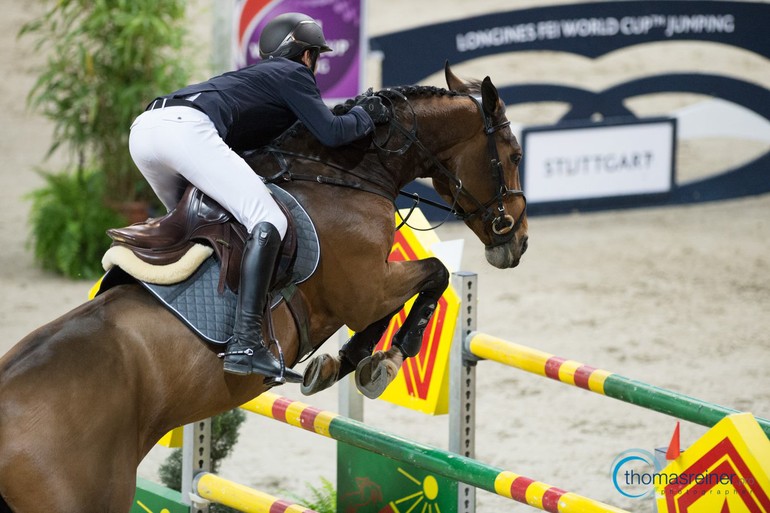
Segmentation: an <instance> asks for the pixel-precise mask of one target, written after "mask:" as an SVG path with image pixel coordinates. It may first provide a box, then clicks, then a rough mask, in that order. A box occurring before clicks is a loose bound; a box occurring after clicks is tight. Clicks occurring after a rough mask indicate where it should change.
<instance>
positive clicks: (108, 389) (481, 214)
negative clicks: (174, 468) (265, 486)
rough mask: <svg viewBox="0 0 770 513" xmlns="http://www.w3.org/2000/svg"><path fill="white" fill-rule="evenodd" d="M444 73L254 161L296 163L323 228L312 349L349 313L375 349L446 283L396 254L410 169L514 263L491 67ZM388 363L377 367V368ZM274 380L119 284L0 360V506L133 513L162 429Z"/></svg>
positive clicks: (238, 400)
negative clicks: (442, 79) (364, 126)
mask: <svg viewBox="0 0 770 513" xmlns="http://www.w3.org/2000/svg"><path fill="white" fill-rule="evenodd" d="M445 75H446V80H447V85H448V89H440V88H436V87H429V86H407V87H401V88H393V89H385V90H382V91H379V92H378V93H376V94H379V95H381V96H382V97H383V99H384V100H385V101H386V102H388V103H390V105H391V107H392V110H393V116H392V120H391V124H390V125H389V126H388V125H383V126H381V127H378V129H377V130H376V132H375V134H374V135H373V136H371V138H370V140H367V141H364V142H363V143H361V144H353V145H350V146H348V147H344V148H338V149H328V148H324V147H323V146H321V145H320V143H318V142H317V141H315V140H314V139H313V138H312V137H311V136H310V135H309V133H308V132H307V131H306V130H305V129H303V128H302V127H300V128H297V129H292V133H289V134H287V135H285V136H282V137H281V138H279V141H278V142H277V143H276V144H275V145H274V147H272V149H270V150H269V151H264V152H261V153H259V154H257V155H255V156H252V157H251V160H250V164H251V165H252V167H254V168H255V169H256V170H257V171H258V172H260V173H261V174H263V175H264V176H271V175H275V174H279V175H281V174H282V176H284V177H285V178H286V175H287V173H286V172H285V171H286V166H288V168H289V169H290V170H291V172H290V174H291V176H292V179H291V180H290V181H286V182H285V184H284V185H285V188H286V189H287V190H289V191H290V192H291V193H292V194H293V195H295V196H296V197H297V198H298V199H299V201H300V202H301V203H302V205H303V206H304V207H305V209H306V210H307V212H308V213H309V215H310V217H311V218H312V219H313V222H314V223H315V225H316V229H317V231H318V235H319V240H320V244H321V259H320V263H319V266H318V269H317V271H316V272H315V274H314V275H313V276H312V277H311V278H310V279H308V280H307V281H305V282H303V283H302V284H301V285H300V286H299V293H300V294H301V295H302V298H303V300H304V302H305V304H306V307H307V311H308V312H309V314H310V315H309V317H310V330H309V332H310V337H311V341H312V343H313V345H314V346H320V345H321V344H322V343H323V342H324V341H325V340H326V339H328V338H329V337H330V336H331V335H332V334H334V333H335V332H336V331H337V330H338V329H339V328H340V327H342V326H343V325H347V326H348V327H350V328H351V329H352V330H354V331H356V332H359V333H364V334H366V336H365V337H364V338H365V339H366V340H364V342H365V343H364V345H366V344H368V343H369V339H372V338H375V337H376V338H379V335H380V331H381V329H384V328H382V327H381V324H382V320H383V319H389V316H390V315H392V314H393V313H394V312H397V311H398V310H399V309H400V308H401V306H402V305H403V304H404V303H405V302H406V301H407V300H409V299H410V298H411V297H413V296H415V295H418V301H419V298H420V297H425V298H426V300H425V301H423V303H422V305H423V306H424V307H425V308H427V309H428V311H430V304H431V302H434V301H435V300H436V299H437V297H438V296H437V295H436V294H438V295H439V296H440V294H441V292H442V291H443V290H444V288H445V287H446V286H447V283H448V279H449V275H448V272H447V270H446V268H445V267H444V266H443V265H442V264H441V262H440V261H439V260H438V259H435V258H429V259H426V260H422V261H411V262H389V261H388V255H389V253H390V250H391V246H392V243H393V240H394V233H395V227H394V199H395V197H396V194H397V193H398V191H399V190H400V189H401V188H402V187H403V186H404V185H406V184H407V183H409V182H410V181H412V180H415V179H416V178H419V177H427V178H431V179H432V180H433V184H434V187H435V189H436V191H437V192H438V193H439V194H440V195H441V196H442V197H443V198H444V199H445V200H446V201H447V202H448V203H449V204H450V205H451V206H452V210H453V212H454V213H456V214H457V215H458V216H459V217H460V218H461V219H463V220H464V222H465V223H466V224H467V225H468V227H469V228H470V229H471V230H472V231H473V232H474V233H475V234H476V236H477V237H478V239H479V240H480V241H481V243H483V244H485V245H486V258H487V260H488V261H489V263H490V264H492V265H493V266H495V267H498V268H511V267H515V266H516V265H518V263H519V260H520V258H521V256H522V254H523V253H524V251H525V250H526V246H527V219H526V203H525V200H524V197H523V194H522V193H521V191H520V184H519V174H518V163H519V161H520V159H521V148H520V146H519V144H518V143H517V141H516V139H515V137H514V136H513V134H512V133H511V130H510V128H509V127H508V121H507V119H506V117H505V107H504V105H503V103H502V102H501V100H500V98H499V96H498V93H497V89H496V88H495V86H494V85H493V84H492V81H491V80H490V79H489V78H488V77H487V78H485V79H484V80H483V81H482V82H468V83H466V82H464V81H462V80H460V79H459V78H458V77H457V76H455V75H454V74H453V73H452V71H451V70H450V68H449V66H448V65H447V66H446V67H445ZM348 108H349V106H348ZM394 127H395V128H394ZM303 175H309V176H315V177H321V178H317V179H314V180H312V181H310V180H303V179H301V177H302V176H303ZM318 182H321V183H318ZM416 303H417V301H416ZM416 309H417V308H416V307H413V308H412V311H415V310H416ZM287 310H288V309H287V308H286V307H279V308H278V309H276V310H275V311H274V313H273V325H274V330H275V333H276V335H277V338H278V340H279V341H280V344H281V346H282V350H283V355H284V358H285V359H286V362H287V365H293V364H295V363H296V362H297V359H298V358H299V357H300V356H301V355H299V350H298V338H299V337H298V332H297V328H296V327H295V325H294V322H293V319H292V317H291V314H290V313H289V312H288V311H287ZM422 313H423V314H425V311H423V312H422ZM406 324H408V323H405V325H406ZM413 324H414V323H413ZM411 329H412V332H414V331H420V326H418V325H414V326H412V328H411ZM413 338H414V337H413V333H412V334H411V335H410V334H408V335H407V336H405V338H404V340H406V341H407V342H408V341H409V340H412V339H413ZM367 356H369V355H364V356H363V357H362V358H361V359H362V360H363V359H364V357H367ZM379 358H380V360H388V359H389V357H388V356H387V355H385V356H381V357H379ZM356 359H357V357H356ZM325 361H327V362H328V361H329V359H326V360H325ZM353 363H359V362H355V361H353ZM380 363H382V362H380V361H376V362H370V363H369V369H370V371H372V369H374V370H373V371H372V372H371V374H372V375H374V374H376V373H377V372H376V368H377V366H378V365H379V364H380ZM316 367H322V366H316ZM359 367H360V366H359ZM362 369H363V367H362ZM327 378H328V376H327ZM332 379H334V377H333V378H332ZM363 381H366V380H363ZM268 385H269V384H265V380H264V378H263V377H262V376H258V375H251V376H236V375H232V374H227V373H225V372H224V371H223V368H222V362H221V361H220V360H219V359H218V358H217V356H216V354H215V351H212V350H211V348H209V347H208V346H207V345H205V344H204V343H202V341H201V339H199V338H198V336H196V335H195V334H194V333H193V332H192V331H191V330H190V329H188V328H187V327H186V326H185V325H184V324H183V323H182V322H181V321H179V320H178V319H177V318H176V317H175V316H174V315H173V314H172V313H170V312H169V311H168V310H166V309H165V308H164V307H162V306H161V305H160V304H159V303H158V301H157V300H155V299H154V298H153V297H152V296H151V295H150V293H148V292H147V291H146V290H145V289H144V288H143V287H142V286H141V285H139V284H136V283H131V284H124V285H119V286H116V287H113V288H110V289H109V290H107V291H106V292H104V293H103V294H101V295H99V296H97V297H96V298H95V299H93V300H91V301H88V302H87V303H85V304H83V305H81V306H79V307H77V308H75V309H74V310H72V311H71V312H69V313H67V314H65V315H63V316H62V317H60V318H58V319H56V320H54V321H52V322H50V323H48V324H46V325H44V326H42V327H40V328H38V329H36V330H35V331H33V332H32V333H30V334H29V335H27V336H26V337H25V338H24V339H22V340H21V341H20V342H19V343H18V344H16V345H15V346H14V347H13V348H12V349H11V350H10V351H9V352H8V353H6V354H5V355H4V356H3V357H2V359H0V497H1V499H0V512H13V513H33V512H40V511H46V512H49V513H54V512H60V513H75V512H77V513H88V512H93V513H113V512H114V513H125V512H127V511H128V510H129V509H130V507H131V504H132V500H133V496H134V492H135V487H136V470H137V466H138V464H139V463H140V461H141V460H142V459H143V458H144V456H145V455H146V454H147V453H148V452H149V451H150V449H151V448H152V447H153V446H154V445H155V444H156V442H157V441H158V440H159V439H160V438H161V436H163V435H164V434H165V433H166V432H168V431H169V430H171V429H173V428H175V427H177V426H180V425H184V424H187V423H191V422H194V421H197V420H200V419H203V418H207V417H211V416H213V415H216V414H219V413H221V412H224V411H227V410H229V409H232V408H235V407H237V406H239V405H241V404H243V403H244V402H246V401H248V400H250V399H252V398H254V397H256V396H258V395H259V394H261V393H263V392H264V391H265V390H267V388H268Z"/></svg>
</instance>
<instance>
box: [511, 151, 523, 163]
mask: <svg viewBox="0 0 770 513" xmlns="http://www.w3.org/2000/svg"><path fill="white" fill-rule="evenodd" d="M511 162H513V165H514V166H518V165H519V163H520V162H521V155H520V154H516V155H511Z"/></svg>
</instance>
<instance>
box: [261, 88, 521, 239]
mask: <svg viewBox="0 0 770 513" xmlns="http://www.w3.org/2000/svg"><path fill="white" fill-rule="evenodd" d="M366 94H367V95H371V94H377V95H378V96H379V97H380V98H382V99H383V100H384V101H385V102H386V103H387V104H389V106H390V111H391V118H390V121H389V124H388V131H387V134H386V135H385V137H384V138H383V139H382V140H381V141H378V140H377V139H376V138H373V139H372V144H373V145H374V147H375V148H376V151H378V152H381V153H385V154H388V155H399V156H400V155H403V154H405V153H406V152H407V151H408V150H409V148H411V146H412V145H414V146H415V147H416V148H417V149H418V150H419V151H420V152H421V153H422V154H423V155H425V156H426V157H427V158H428V159H429V161H430V164H431V166H432V167H434V168H435V169H436V170H438V172H439V173H440V174H441V175H443V176H444V177H445V178H446V179H447V180H448V181H449V182H450V183H451V185H452V186H454V192H453V193H452V205H451V206H446V205H445V204H443V203H438V202H435V201H431V200H429V199H427V198H420V197H419V196H418V195H417V194H413V193H409V192H405V191H398V194H399V195H402V196H406V197H409V198H412V200H414V204H413V205H412V208H411V210H410V211H409V213H408V214H407V215H406V216H404V217H403V219H402V222H401V224H402V225H403V224H406V222H407V220H408V218H409V215H411V212H412V211H413V210H414V209H415V207H417V205H418V204H419V203H425V204H427V205H430V206H433V207H435V208H438V209H441V210H444V211H446V212H447V213H448V216H451V215H453V216H454V217H455V218H457V219H458V220H461V221H468V220H470V219H473V218H475V217H478V218H480V219H481V221H482V223H485V224H486V223H487V222H490V219H491V228H492V243H491V244H489V245H488V246H487V247H495V246H499V245H502V244H506V243H507V242H509V241H510V240H511V239H513V237H514V236H515V234H516V232H517V231H518V229H519V227H520V226H521V224H522V222H523V221H524V215H525V214H526V211H527V199H526V197H525V196H524V191H522V190H521V189H509V188H508V187H507V186H506V185H505V176H504V173H503V164H502V162H500V154H499V153H498V151H497V145H496V144H495V137H494V136H495V132H497V131H499V130H502V129H504V128H505V127H507V126H509V125H510V121H504V122H502V123H499V124H497V125H495V124H493V121H492V119H490V118H489V117H488V116H487V115H486V113H485V112H484V108H483V105H482V103H481V100H480V99H479V98H478V97H476V96H472V95H466V94H463V95H461V96H467V97H468V98H470V99H471V100H472V101H473V102H474V104H475V105H476V107H478V109H479V112H480V113H481V119H482V122H483V125H484V133H485V134H486V136H487V157H488V158H489V169H490V173H492V174H493V175H494V176H495V178H496V181H497V184H496V188H495V192H494V195H493V196H492V198H490V199H489V200H488V201H485V202H482V201H480V200H479V199H478V198H476V196H474V195H473V193H471V192H470V191H469V190H468V189H467V188H465V186H463V183H462V180H460V179H459V178H457V176H455V175H454V174H453V173H452V172H450V171H449V170H448V169H447V168H446V166H444V164H443V163H442V162H441V161H440V160H439V159H438V158H437V157H436V156H435V155H434V154H433V152H431V151H430V150H429V149H428V148H426V147H425V145H424V144H422V142H421V141H420V139H419V138H418V137H417V114H416V112H415V110H414V107H412V104H411V103H410V102H409V99H408V98H407V97H406V96H405V95H404V94H403V93H402V92H401V91H399V90H397V89H383V90H382V91H379V92H377V93H372V92H371V90H370V91H368V92H367V93H366ZM391 96H394V97H397V98H398V99H400V100H403V101H404V102H405V104H406V106H407V108H408V111H409V112H410V113H411V117H412V126H411V128H407V127H405V126H404V124H403V123H401V121H399V120H398V119H397V118H396V117H395V116H394V115H393V112H394V104H393V100H392V98H391ZM394 130H395V131H397V132H399V133H400V134H401V135H403V136H404V137H405V138H406V141H405V142H404V143H403V144H402V145H401V146H400V147H398V148H396V149H391V148H388V147H387V143H388V141H390V139H391V137H392V135H393V131H394ZM262 151H264V152H266V153H268V154H271V155H273V156H274V157H275V159H276V160H277V162H278V165H279V168H280V169H279V171H278V173H276V174H275V175H273V176H269V177H266V178H265V180H266V181H267V182H269V183H277V182H286V181H292V180H303V181H314V182H318V183H323V184H328V185H335V186H340V187H348V188H351V189H356V190H361V191H367V192H371V193H374V194H378V195H381V196H384V197H386V198H387V197H388V194H387V193H386V192H383V191H382V190H381V189H380V188H379V187H378V186H376V185H374V184H367V182H369V180H367V179H366V177H364V176H356V178H358V179H359V180H360V181H359V182H351V181H349V180H347V179H345V178H332V177H327V176H324V175H303V174H296V173H292V172H291V171H290V166H289V164H288V162H287V160H286V157H291V158H297V159H303V160H311V161H314V162H319V163H321V164H324V165H325V166H328V167H332V168H335V169H337V170H339V171H340V172H341V173H343V174H345V175H351V174H353V173H352V171H351V170H350V169H347V168H343V167H341V166H337V165H335V164H332V163H330V162H326V161H324V160H322V159H321V158H319V157H317V156H313V155H305V154H301V153H296V152H293V151H287V150H285V149H282V148H279V147H276V146H267V147H265V148H263V150H262ZM394 193H395V191H394ZM511 196H520V197H521V198H522V199H523V201H524V208H523V209H522V211H521V215H520V216H519V218H518V219H514V218H513V216H511V215H510V214H508V213H507V212H506V211H505V205H504V202H505V200H506V198H508V197H511ZM461 197H467V198H468V199H469V200H470V201H471V202H472V203H473V205H474V207H475V208H474V209H473V210H472V211H467V210H465V209H463V208H462V207H460V204H459V203H460V198H461ZM390 199H391V200H392V201H394V197H393V196H390ZM447 218H448V217H447ZM444 221H446V219H445V220H444ZM444 221H442V222H440V223H439V224H438V225H436V226H432V227H430V228H428V229H429V230H432V229H434V228H437V227H438V226H440V225H441V224H443V223H444ZM400 227H401V226H400V225H399V228H400ZM412 228H413V229H415V230H423V229H421V228H416V227H412Z"/></svg>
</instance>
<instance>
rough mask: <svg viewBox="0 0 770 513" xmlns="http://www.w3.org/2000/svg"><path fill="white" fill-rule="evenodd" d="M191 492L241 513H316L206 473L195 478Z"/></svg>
mask: <svg viewBox="0 0 770 513" xmlns="http://www.w3.org/2000/svg"><path fill="white" fill-rule="evenodd" d="M193 490H196V492H197V494H198V495H199V496H200V497H202V498H204V499H206V500H209V501H211V502H216V503H217V504H222V505H223V506H228V507H230V508H233V509H236V510H238V511H241V512H243V513H317V512H316V511H314V510H312V509H308V508H306V507H305V506H302V505H301V504H295V503H293V502H288V501H285V500H283V499H278V498H276V497H273V496H272V495H269V494H267V493H264V492H260V491H258V490H253V489H251V488H249V487H247V486H244V485H242V484H238V483H236V482H233V481H230V480H228V479H223V478H221V477H219V476H216V475H214V474H209V473H208V472H202V473H200V474H198V475H196V476H195V481H194V483H193Z"/></svg>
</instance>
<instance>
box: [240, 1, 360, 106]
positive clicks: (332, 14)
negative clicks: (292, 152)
mask: <svg viewBox="0 0 770 513" xmlns="http://www.w3.org/2000/svg"><path fill="white" fill-rule="evenodd" d="M363 2H364V0H279V1H273V2H270V1H267V0H239V1H238V2H236V6H235V24H236V26H235V37H236V45H237V49H236V55H235V66H236V68H243V67H245V66H249V65H251V64H254V63H255V62H257V61H258V60H259V35H260V34H261V33H262V29H263V28H264V27H265V25H267V23H268V22H269V21H270V20H272V19H273V18H274V17H276V16H278V15H279V14H283V13H286V12H301V13H303V14H307V15H308V16H311V17H312V18H314V19H315V20H316V21H318V23H319V24H320V25H321V26H322V27H323V31H324V36H325V37H326V41H327V43H328V44H329V47H330V48H331V49H332V51H331V52H326V53H322V54H321V56H320V57H319V59H318V67H317V68H316V81H317V82H318V87H319V89H320V90H321V94H322V95H323V97H324V99H325V100H327V101H330V100H343V99H347V98H352V97H354V96H356V95H357V94H359V93H360V92H361V89H362V86H361V75H362V69H363V68H362V66H363V49H362V48H361V41H364V37H363V34H362V32H361V31H362V30H363V28H362V26H361V15H362V13H361V8H362V3H363Z"/></svg>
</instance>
